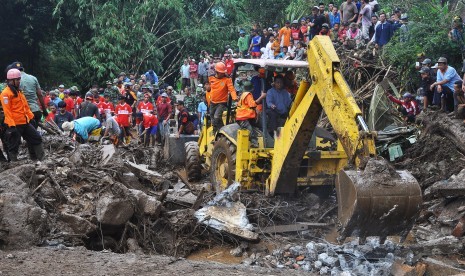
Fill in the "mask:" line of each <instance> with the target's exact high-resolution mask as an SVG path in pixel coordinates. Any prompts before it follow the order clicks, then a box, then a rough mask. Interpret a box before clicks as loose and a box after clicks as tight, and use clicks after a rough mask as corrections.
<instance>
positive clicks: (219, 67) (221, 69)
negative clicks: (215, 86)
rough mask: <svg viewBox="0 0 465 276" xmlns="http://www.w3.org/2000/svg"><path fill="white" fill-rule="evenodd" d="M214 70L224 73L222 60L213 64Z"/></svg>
mask: <svg viewBox="0 0 465 276" xmlns="http://www.w3.org/2000/svg"><path fill="white" fill-rule="evenodd" d="M215 71H216V72H218V73H226V64H224V63H223V62H217V63H216V65H215Z"/></svg>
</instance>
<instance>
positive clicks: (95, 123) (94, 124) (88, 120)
mask: <svg viewBox="0 0 465 276" xmlns="http://www.w3.org/2000/svg"><path fill="white" fill-rule="evenodd" d="M99 127H101V124H100V121H99V120H97V119H95V118H94V117H83V118H80V119H77V120H74V132H76V134H77V135H79V136H81V138H82V139H84V140H87V139H88V138H89V133H91V132H92V131H93V130H95V129H97V128H99Z"/></svg>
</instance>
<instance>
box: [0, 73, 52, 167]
mask: <svg viewBox="0 0 465 276" xmlns="http://www.w3.org/2000/svg"><path fill="white" fill-rule="evenodd" d="M20 83H21V72H20V71H19V70H18V69H10V70H8V72H7V84H8V86H7V87H5V89H3V91H2V94H1V95H0V97H1V101H2V106H3V111H4V113H5V124H6V125H7V126H8V128H7V130H6V133H5V138H6V141H7V148H8V157H9V158H10V160H11V161H17V160H18V150H19V146H20V145H21V137H23V139H24V140H26V142H27V146H28V150H29V156H30V157H31V159H32V160H37V159H38V160H43V159H44V149H43V147H42V137H41V136H40V134H39V133H38V132H37V130H36V129H35V128H34V127H33V126H32V124H31V120H33V119H34V114H33V113H32V111H31V109H30V108H29V105H28V103H27V100H26V97H25V96H24V94H23V92H22V91H21V90H19V85H20Z"/></svg>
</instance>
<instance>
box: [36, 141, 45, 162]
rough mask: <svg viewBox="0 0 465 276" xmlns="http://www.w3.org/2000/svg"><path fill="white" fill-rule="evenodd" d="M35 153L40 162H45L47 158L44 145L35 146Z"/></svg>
mask: <svg viewBox="0 0 465 276" xmlns="http://www.w3.org/2000/svg"><path fill="white" fill-rule="evenodd" d="M33 148H34V153H35V155H36V157H37V159H38V160H39V161H42V160H44V157H45V152H44V147H43V146H42V143H40V144H38V145H34V146H33Z"/></svg>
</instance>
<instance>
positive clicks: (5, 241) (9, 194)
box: [0, 165, 48, 249]
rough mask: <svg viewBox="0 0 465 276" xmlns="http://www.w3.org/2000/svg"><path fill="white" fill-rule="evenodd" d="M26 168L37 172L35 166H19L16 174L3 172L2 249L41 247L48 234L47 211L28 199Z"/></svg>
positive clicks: (0, 200)
mask: <svg viewBox="0 0 465 276" xmlns="http://www.w3.org/2000/svg"><path fill="white" fill-rule="evenodd" d="M27 169H31V170H32V171H34V166H32V167H31V166H29V165H25V166H20V167H17V168H16V170H17V171H16V172H15V173H16V175H13V174H10V173H9V172H12V171H13V170H15V169H12V170H8V171H4V172H3V173H2V174H1V177H0V244H2V245H3V246H2V247H3V248H7V249H20V248H27V247H30V246H33V245H37V244H40V243H41V242H42V238H43V237H44V236H45V234H46V232H47V225H48V221H47V220H48V215H47V212H46V211H45V210H43V209H41V208H40V207H39V206H38V205H37V203H35V201H34V200H33V198H32V197H30V196H29V195H30V193H31V191H30V189H29V187H28V184H27V183H26V182H25V181H23V180H22V179H21V176H22V177H24V175H27V174H28V172H27ZM17 175H18V176H17ZM20 175H21V176H20ZM29 175H31V173H29ZM33 175H35V173H34V174H33Z"/></svg>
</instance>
